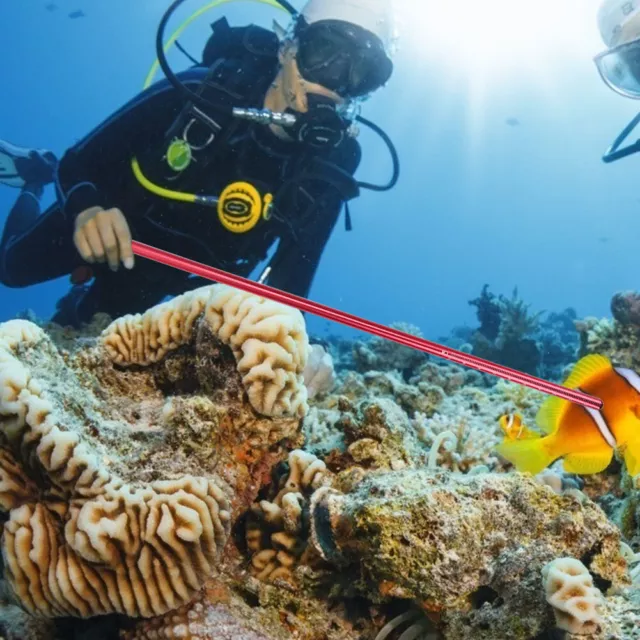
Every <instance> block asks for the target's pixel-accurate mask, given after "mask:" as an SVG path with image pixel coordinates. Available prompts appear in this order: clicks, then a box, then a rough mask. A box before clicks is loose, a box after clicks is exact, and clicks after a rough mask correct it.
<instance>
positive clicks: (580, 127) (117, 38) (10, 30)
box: [0, 0, 640, 339]
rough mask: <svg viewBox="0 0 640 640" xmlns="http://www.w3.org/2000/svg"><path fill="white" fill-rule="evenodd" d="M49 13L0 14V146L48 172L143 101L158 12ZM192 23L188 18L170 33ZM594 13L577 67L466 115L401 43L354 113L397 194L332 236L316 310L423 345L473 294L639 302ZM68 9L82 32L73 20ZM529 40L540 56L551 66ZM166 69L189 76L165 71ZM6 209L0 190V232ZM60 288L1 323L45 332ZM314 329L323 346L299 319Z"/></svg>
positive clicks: (527, 81) (638, 190)
mask: <svg viewBox="0 0 640 640" xmlns="http://www.w3.org/2000/svg"><path fill="white" fill-rule="evenodd" d="M55 4H56V5H57V7H58V8H57V10H55V11H49V10H47V9H46V5H47V3H46V2H44V1H43V2H40V1H38V0H29V1H28V2H25V1H24V0H21V1H19V0H4V2H2V3H0V34H1V36H2V42H3V50H4V54H5V58H4V62H3V63H2V64H1V65H0V87H1V94H0V95H1V96H2V99H1V100H0V137H1V138H6V139H8V140H10V141H12V142H14V143H17V144H21V145H27V146H36V147H44V148H49V149H51V150H53V151H54V152H56V153H57V154H62V153H63V152H64V150H65V149H66V148H67V147H68V146H70V145H71V144H73V143H74V141H75V140H77V139H78V138H80V137H81V136H83V135H84V134H85V133H86V132H87V131H88V130H89V129H90V128H92V127H94V126H95V125H97V124H98V123H100V122H101V121H102V120H103V119H104V118H105V117H107V116H108V115H109V114H110V113H111V112H112V111H114V110H115V109H117V108H118V107H119V106H120V105H122V103H123V102H125V101H126V100H128V99H129V98H130V97H132V96H133V95H134V94H135V93H136V92H137V91H139V90H140V88H141V86H142V83H143V81H144V78H145V76H146V74H147V72H148V70H149V67H150V65H151V63H152V62H153V59H154V49H153V47H154V36H155V29H156V25H157V21H158V19H159V18H160V16H161V14H162V12H163V10H164V9H165V8H166V4H167V3H164V2H158V1H157V0H136V1H135V2H131V0H109V1H108V2H107V1H106V0H57V1H56V2H55ZM295 4H296V6H300V4H301V3H299V2H298V3H295ZM197 7H198V3H197V2H192V3H188V7H187V8H186V9H185V10H184V11H182V12H180V15H182V16H186V15H188V14H189V13H191V11H193V10H195V9H196V8H197ZM596 7H597V3H594V2H591V1H589V2H586V8H585V14H584V15H583V16H582V18H581V21H580V22H577V23H576V25H575V26H574V27H575V29H577V30H579V31H580V37H581V42H582V43H583V45H584V51H582V50H580V51H579V52H578V53H579V55H573V56H570V57H566V56H565V57H563V56H562V55H560V53H559V54H558V56H557V59H555V60H554V59H553V55H550V56H549V55H547V57H546V58H545V59H546V60H547V61H548V60H549V59H551V60H552V61H553V64H551V65H547V66H546V67H545V68H542V69H540V70H539V72H540V73H539V74H538V75H536V76H535V78H534V76H533V74H531V73H530V70H528V69H523V70H522V73H520V74H517V73H516V74H510V75H509V77H508V78H507V81H501V82H495V83H492V86H491V87H490V89H489V90H487V91H486V92H485V95H484V98H483V101H482V104H481V105H478V102H477V101H474V100H472V99H471V95H470V93H469V91H468V83H467V81H468V76H469V74H466V75H465V70H464V69H458V71H457V73H458V75H455V74H454V75H452V72H451V67H447V65H443V64H442V60H443V58H446V57H447V56H448V55H449V50H447V49H446V48H445V49H441V50H437V48H434V47H431V48H430V47H429V44H428V43H425V42H423V41H421V39H420V38H419V37H415V33H414V34H413V35H414V37H411V38H408V39H406V40H405V41H404V42H403V41H401V48H400V51H399V53H398V56H397V58H396V61H395V64H396V72H395V74H394V76H393V78H392V80H391V81H390V83H389V85H388V87H387V88H386V89H385V90H384V91H382V92H380V93H379V94H378V95H376V96H375V97H374V98H373V99H372V100H371V101H370V103H368V104H367V105H366V106H365V109H364V112H363V115H365V116H367V117H369V118H371V119H373V120H374V121H376V122H377V123H378V124H380V125H381V126H383V127H384V128H385V129H386V131H387V132H388V133H389V135H390V136H391V137H392V138H393V139H394V141H395V142H396V144H397V147H398V151H399V154H400V158H401V162H402V175H401V180H400V182H399V183H398V185H397V186H396V188H395V189H394V190H393V191H391V192H387V193H382V194H378V193H370V192H364V193H363V194H362V196H361V197H360V198H359V199H358V200H356V201H355V202H353V203H352V216H353V221H354V230H353V231H352V232H350V233H347V232H346V231H345V230H344V224H343V221H342V220H341V221H340V222H339V224H338V226H337V227H336V231H335V233H334V235H333V237H332V239H331V241H330V243H329V245H328V247H327V249H326V251H325V254H324V257H323V260H322V263H321V265H320V268H319V269H318V272H317V276H316V280H315V282H314V285H313V288H312V291H311V294H310V297H311V298H312V299H314V300H317V301H320V302H323V303H325V304H329V305H334V306H337V307H339V308H341V309H344V310H346V311H349V312H351V313H355V314H358V315H362V316H366V317H369V318H371V319H373V320H375V321H378V322H382V323H385V324H387V323H390V322H393V321H396V320H406V321H409V322H411V323H413V324H416V325H418V326H419V327H420V328H421V329H422V332H423V334H424V335H425V336H426V337H428V338H431V339H437V338H438V337H439V336H440V335H442V334H445V333H448V332H449V330H450V329H451V328H452V327H453V326H454V325H459V324H463V323H469V324H472V325H473V324H474V323H475V317H474V309H473V308H472V307H470V306H469V305H468V303H467V301H468V300H470V299H471V298H475V297H476V296H477V295H478V294H479V292H480V290H481V288H482V286H483V285H484V284H485V283H488V284H490V286H491V290H492V291H494V292H495V293H505V294H510V293H511V291H512V289H513V287H514V286H516V285H517V286H518V289H519V293H520V295H521V296H522V298H524V299H525V300H526V301H527V302H528V303H530V304H531V306H532V308H533V309H546V310H550V311H560V310H562V309H564V308H565V307H568V306H571V307H574V308H575V309H576V310H577V312H578V315H579V316H587V315H598V316H601V315H609V301H610V299H611V296H612V294H613V293H614V292H616V291H619V290H623V289H633V288H637V287H638V269H637V264H636V255H637V238H638V237H640V187H639V186H638V171H639V169H640V156H638V157H635V158H633V157H632V158H629V159H626V160H623V161H621V162H619V163H617V164H615V165H605V164H603V163H602V161H601V155H602V153H603V152H604V150H605V149H606V147H607V146H608V145H609V144H610V142H611V140H612V139H613V138H614V137H615V135H616V134H617V133H618V131H619V130H620V129H621V128H622V127H623V126H624V125H625V124H626V122H627V121H628V120H629V119H630V118H631V117H632V116H633V115H634V114H635V109H636V104H634V103H633V101H630V100H625V99H623V98H622V97H620V96H617V95H616V94H614V93H612V92H611V91H610V90H608V89H607V88H606V87H605V86H604V84H603V83H602V82H601V81H600V79H599V77H598V75H597V72H596V70H595V67H594V65H593V63H592V61H591V57H590V56H592V55H593V54H595V53H597V52H598V50H599V48H600V45H599V41H598V37H597V31H596V25H595V9H596ZM80 9H81V10H83V11H84V13H85V14H86V15H85V17H81V18H78V19H71V18H69V13H70V12H73V11H76V10H80ZM225 12H226V14H227V15H228V16H229V18H230V20H231V22H232V23H234V24H242V23H243V22H247V21H253V22H256V23H259V24H263V25H265V26H269V25H270V21H271V19H272V18H273V16H274V13H273V11H272V10H270V9H266V8H264V7H262V6H256V5H251V4H247V3H242V4H238V5H233V6H231V7H229V8H228V9H225ZM219 15H220V13H216V12H215V11H214V12H211V13H210V14H209V19H202V20H201V21H199V22H198V23H196V24H194V25H193V26H192V27H191V28H190V29H189V31H188V32H187V34H186V35H185V36H184V37H182V38H181V41H182V42H183V44H184V45H185V46H186V47H187V48H189V49H192V50H193V51H194V52H195V53H199V52H200V50H201V47H202V44H203V43H204V41H205V39H206V37H207V36H208V23H209V22H211V21H213V20H214V19H215V18H216V17H217V16H219ZM543 35H544V34H541V38H540V50H541V51H542V50H547V51H546V53H547V54H548V53H549V51H548V49H549V48H551V54H553V51H552V50H553V46H554V43H553V42H546V41H545V40H544V37H543ZM454 42H455V38H453V39H452V40H451V43H452V44H451V48H454V47H455V44H454ZM505 55H506V56H508V55H510V52H509V51H505ZM170 60H171V61H172V62H173V64H174V65H175V66H176V67H177V68H180V66H181V65H182V66H186V64H187V63H186V61H185V60H184V58H182V57H181V55H180V54H179V53H178V54H175V53H174V54H172V55H171V57H170ZM538 76H542V78H543V80H547V81H548V82H546V83H545V82H539V81H538V80H539V77H538ZM513 119H515V121H514V120H513ZM362 143H363V146H364V161H363V163H362V166H361V169H360V172H359V174H358V177H360V178H361V179H363V180H371V181H386V180H387V176H388V175H389V171H390V163H389V161H388V158H387V155H386V153H385V150H384V147H383V146H382V145H381V143H380V142H379V140H378V139H377V138H375V137H373V136H372V135H370V134H369V133H368V132H366V131H365V132H363V134H362ZM15 195H16V191H14V190H11V189H8V188H0V221H2V220H4V216H5V212H6V211H7V210H8V208H9V207H10V206H11V204H12V202H13V198H14V197H15ZM51 195H52V194H50V193H48V194H47V196H48V197H49V198H51ZM67 286H68V283H67V280H66V279H62V280H59V281H54V282H50V283H46V284H43V285H39V286H36V287H31V288H27V289H22V290H12V289H7V288H0V301H1V303H0V320H4V319H8V318H10V317H13V316H14V315H15V314H16V313H18V312H19V311H21V310H24V309H27V308H29V309H32V310H33V311H35V312H36V314H37V315H39V316H44V317H47V316H48V315H49V314H51V313H52V311H53V307H54V303H55V301H56V300H57V298H58V297H59V296H60V295H61V294H62V293H63V292H64V291H65V290H66V288H67ZM310 325H311V328H312V329H313V330H316V331H324V330H325V329H326V327H325V323H324V321H320V320H316V319H313V318H312V319H310Z"/></svg>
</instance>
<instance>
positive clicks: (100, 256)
mask: <svg viewBox="0 0 640 640" xmlns="http://www.w3.org/2000/svg"><path fill="white" fill-rule="evenodd" d="M82 231H83V233H84V235H85V237H86V238H87V242H88V243H89V246H90V247H91V253H92V254H93V258H94V259H95V260H96V261H97V262H104V247H103V246H102V239H101V238H100V232H99V231H98V223H97V222H96V219H95V218H91V219H90V220H87V221H86V222H85V224H84V226H83V227H82Z"/></svg>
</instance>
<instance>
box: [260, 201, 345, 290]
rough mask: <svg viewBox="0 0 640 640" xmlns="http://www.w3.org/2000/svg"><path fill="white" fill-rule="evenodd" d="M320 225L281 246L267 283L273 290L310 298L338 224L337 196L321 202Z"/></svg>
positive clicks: (272, 263)
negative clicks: (327, 247)
mask: <svg viewBox="0 0 640 640" xmlns="http://www.w3.org/2000/svg"><path fill="white" fill-rule="evenodd" d="M318 204H319V206H318V209H317V210H316V211H317V216H318V222H317V223H316V224H314V225H313V227H312V228H310V229H307V230H305V232H304V233H303V234H302V235H301V236H299V237H298V239H297V240H288V241H286V242H283V243H281V244H280V246H279V247H278V250H277V251H276V253H275V255H274V256H273V258H272V260H271V262H270V264H269V266H270V267H271V272H270V274H269V277H268V279H267V281H266V284H268V285H269V286H271V287H275V288H276V289H281V290H282V291H287V292H288V293H293V294H294V295H297V296H303V297H305V298H306V297H307V296H308V295H309V290H310V289H311V284H312V282H313V278H314V276H315V274H316V270H317V268H318V265H319V264H320V259H321V257H322V254H323V252H324V249H325V247H326V245H327V242H328V241H329V238H330V237H331V233H332V232H333V229H334V227H335V225H336V222H337V220H338V217H339V215H340V211H341V209H342V205H343V201H342V199H341V198H340V197H338V196H337V194H334V196H333V198H330V199H329V198H326V199H323V200H321V201H319V202H318Z"/></svg>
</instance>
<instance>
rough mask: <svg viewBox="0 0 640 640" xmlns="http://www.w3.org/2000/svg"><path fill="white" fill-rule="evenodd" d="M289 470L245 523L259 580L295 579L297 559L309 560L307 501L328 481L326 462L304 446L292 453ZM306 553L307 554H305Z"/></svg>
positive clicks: (254, 570) (253, 508) (252, 563)
mask: <svg viewBox="0 0 640 640" xmlns="http://www.w3.org/2000/svg"><path fill="white" fill-rule="evenodd" d="M288 466H289V470H288V474H287V475H286V476H282V479H281V483H280V484H278V485H276V486H275V487H273V488H272V491H277V494H276V495H275V496H273V497H271V499H270V500H261V501H260V502H257V503H255V504H254V505H253V506H252V509H251V513H250V515H249V518H248V520H247V524H246V534H245V535H246V543H247V549H249V550H250V551H251V552H252V557H251V572H252V573H253V575H255V576H256V577H257V578H258V579H259V580H265V581H270V582H274V581H277V580H286V581H288V582H290V583H293V582H294V577H293V571H294V569H295V567H296V566H297V565H298V563H301V562H302V563H308V562H309V558H308V556H309V555H310V554H309V551H310V549H309V547H308V535H309V531H308V518H306V517H303V514H304V511H305V510H308V502H309V499H310V497H311V495H312V494H313V492H314V491H315V490H316V489H319V488H320V487H321V486H322V484H323V482H324V481H325V476H326V474H327V469H326V465H325V463H324V462H323V461H322V460H319V459H318V458H317V457H316V456H314V455H312V454H309V453H305V452H304V451H301V450H295V451H292V452H291V453H290V454H289V460H288ZM305 556H307V557H305Z"/></svg>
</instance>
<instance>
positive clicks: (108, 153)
mask: <svg viewBox="0 0 640 640" xmlns="http://www.w3.org/2000/svg"><path fill="white" fill-rule="evenodd" d="M206 73H207V69H205V68H202V67H199V68H193V69H190V70H188V71H185V72H183V73H180V74H178V77H179V78H180V79H181V80H182V81H183V82H184V83H185V84H186V85H187V86H188V85H189V84H192V85H197V84H198V83H200V82H201V81H202V79H203V78H204V76H205V75H206ZM182 106H183V102H182V98H181V96H180V95H179V94H178V92H177V91H175V89H174V88H173V86H172V85H171V84H169V83H168V82H167V81H161V82H158V83H156V84H154V85H152V86H151V87H149V89H147V90H146V91H143V92H142V93H140V94H139V95H138V96H136V97H135V98H133V99H132V100H130V101H129V102H128V103H127V104H125V105H124V106H123V107H121V108H120V109H119V110H118V111H116V112H115V113H114V114H113V115H112V116H111V117H109V118H107V119H106V120H105V121H104V122H103V123H102V124H100V125H99V126H98V127H96V128H95V129H94V130H93V131H91V132H90V133H89V134H88V135H87V136H86V137H85V138H84V139H82V140H80V141H79V142H78V143H77V144H76V145H74V146H73V147H72V148H70V149H69V150H68V151H67V152H66V153H65V155H64V156H63V157H62V159H61V160H60V164H59V167H58V178H57V189H58V193H59V196H60V199H61V204H62V206H63V209H64V212H65V214H66V215H67V216H69V217H70V218H71V219H73V218H75V217H76V216H78V215H79V214H80V213H81V212H83V211H85V210H87V209H89V208H91V207H101V208H108V207H111V206H114V204H115V203H111V202H106V201H105V196H104V194H103V193H101V190H100V184H101V178H103V177H104V176H108V177H113V176H114V173H117V172H122V171H130V170H131V167H130V161H131V158H132V157H133V156H134V155H136V152H140V151H141V150H143V149H145V148H146V147H148V146H149V145H151V144H153V143H154V142H157V141H158V139H159V138H160V137H161V136H163V135H164V133H165V131H166V130H167V128H168V127H169V126H170V125H171V123H172V122H173V120H174V119H175V118H176V117H177V115H178V114H179V111H180V109H181V108H182ZM125 213H127V212H125Z"/></svg>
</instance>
